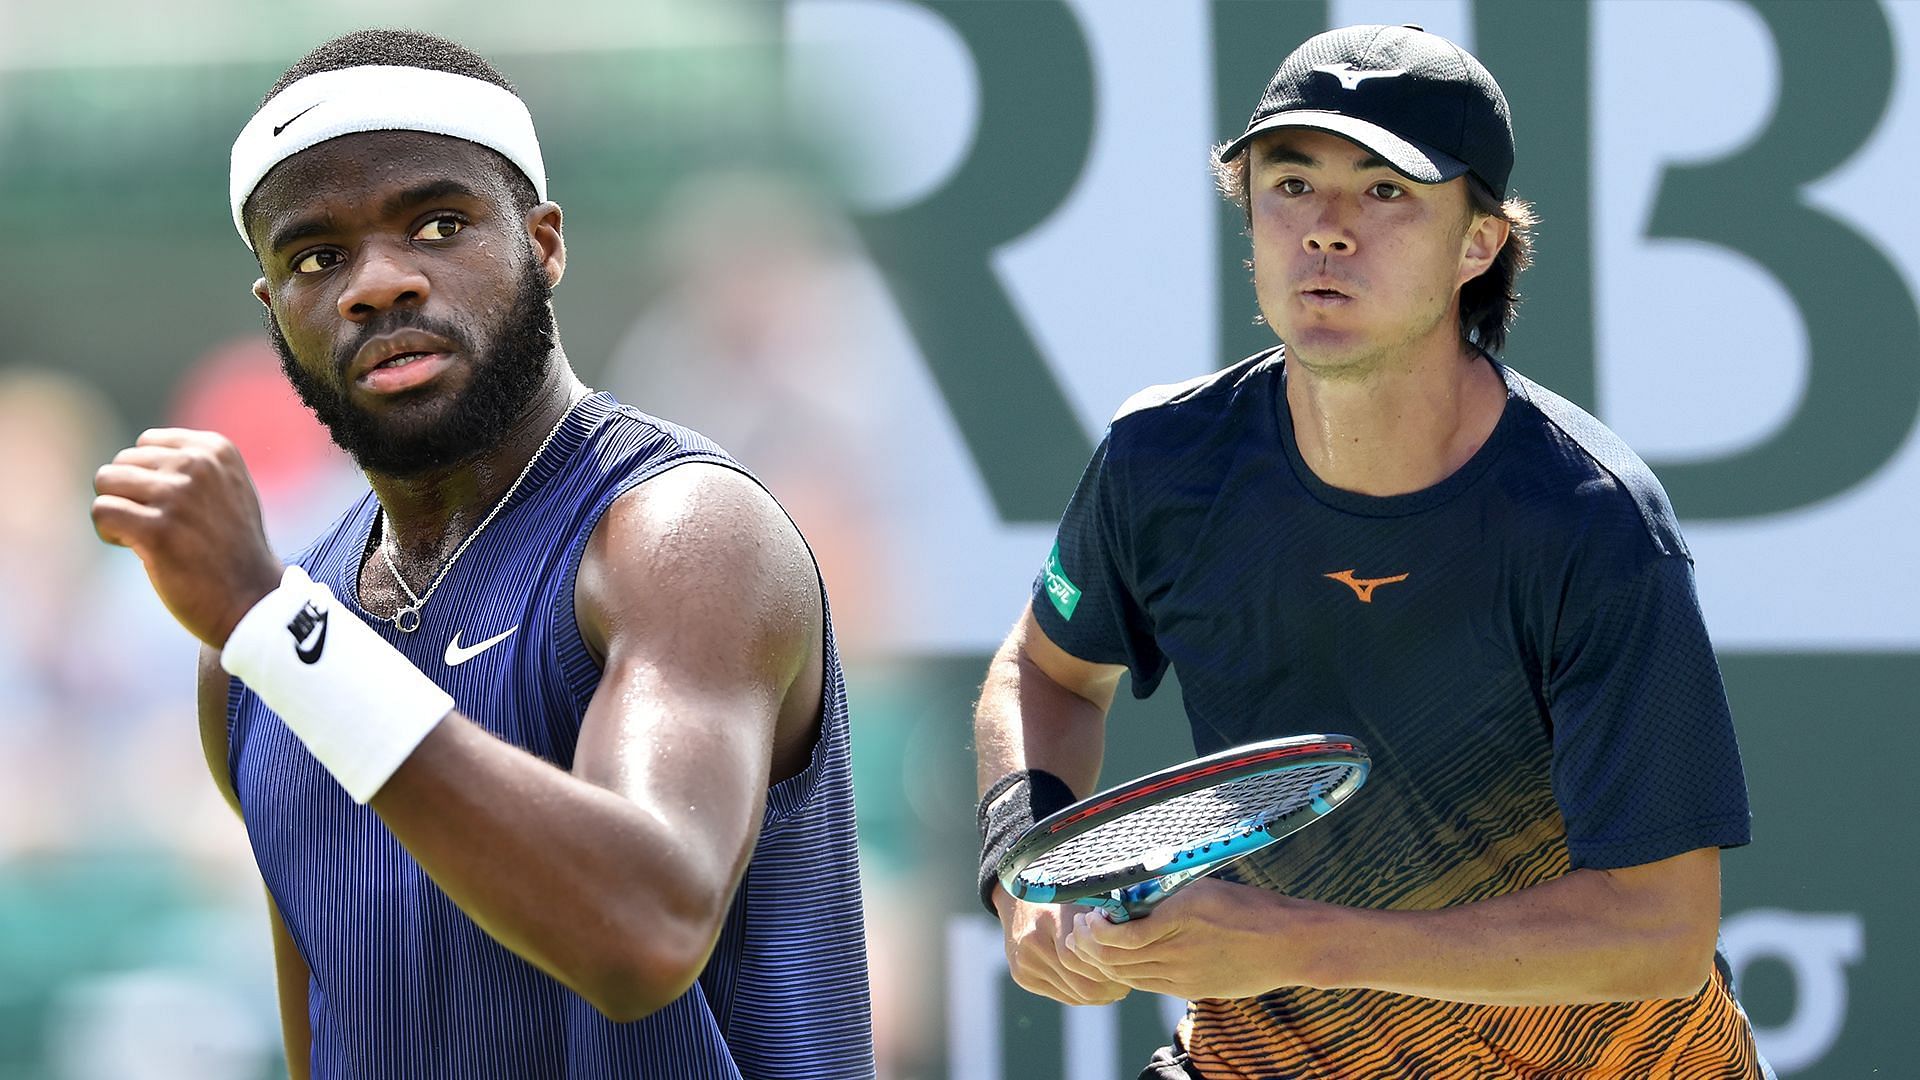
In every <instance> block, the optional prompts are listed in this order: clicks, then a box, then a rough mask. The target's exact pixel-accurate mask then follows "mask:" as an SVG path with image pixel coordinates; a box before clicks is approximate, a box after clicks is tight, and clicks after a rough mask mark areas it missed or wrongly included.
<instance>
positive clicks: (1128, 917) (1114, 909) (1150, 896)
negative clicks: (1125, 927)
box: [1080, 878, 1169, 923]
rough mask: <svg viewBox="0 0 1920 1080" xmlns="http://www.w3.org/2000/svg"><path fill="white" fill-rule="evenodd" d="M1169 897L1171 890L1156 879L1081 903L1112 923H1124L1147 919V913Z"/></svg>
mask: <svg viewBox="0 0 1920 1080" xmlns="http://www.w3.org/2000/svg"><path fill="white" fill-rule="evenodd" d="M1168 895H1169V890H1167V889H1164V888H1161V881H1160V879H1159V878H1155V879H1154V880H1152V881H1143V882H1141V883H1140V884H1138V885H1129V886H1127V887H1126V888H1124V889H1115V890H1113V891H1112V892H1110V893H1107V894H1105V895H1103V896H1089V897H1087V898H1086V899H1084V900H1081V901H1080V903H1082V904H1085V905H1087V906H1088V907H1090V908H1094V909H1096V910H1098V911H1099V912H1100V913H1101V914H1103V915H1105V916H1106V917H1107V921H1108V922H1110V923H1123V922H1132V921H1133V920H1135V919H1144V918H1146V917H1147V913H1148V912H1151V911H1152V910H1153V909H1154V907H1156V906H1157V905H1158V904H1159V903H1160V901H1162V900H1165V899H1166V898H1167V896H1168Z"/></svg>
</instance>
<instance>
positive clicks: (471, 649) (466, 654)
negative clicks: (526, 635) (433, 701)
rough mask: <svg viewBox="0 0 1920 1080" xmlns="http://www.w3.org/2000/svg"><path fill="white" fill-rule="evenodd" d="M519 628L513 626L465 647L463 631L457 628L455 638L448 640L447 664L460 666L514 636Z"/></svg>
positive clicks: (454, 633)
mask: <svg viewBox="0 0 1920 1080" xmlns="http://www.w3.org/2000/svg"><path fill="white" fill-rule="evenodd" d="M518 629H520V628H519V627H518V626H515V627H511V628H509V629H508V630H506V631H505V632H504V633H499V634H495V635H493V636H492V637H490V638H488V639H487V640H485V641H481V642H477V643H475V644H472V645H469V646H467V647H466V648H464V649H463V648H461V647H460V634H461V631H459V630H455V631H454V632H453V640H452V641H449V642H447V655H446V661H447V666H448V667H459V666H460V665H461V664H464V663H466V662H467V661H469V660H471V659H473V658H474V657H476V656H479V655H480V654H481V653H483V652H486V651H487V650H488V649H491V648H493V647H494V646H495V645H498V644H500V643H501V642H503V641H505V640H507V639H508V638H509V637H512V636H513V632H514V631H515V630H518Z"/></svg>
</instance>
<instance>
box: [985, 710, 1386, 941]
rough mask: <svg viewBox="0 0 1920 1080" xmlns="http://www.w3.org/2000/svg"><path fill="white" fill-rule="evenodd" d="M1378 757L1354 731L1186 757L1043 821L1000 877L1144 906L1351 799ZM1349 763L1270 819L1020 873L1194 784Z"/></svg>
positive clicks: (1112, 914)
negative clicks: (1061, 872)
mask: <svg viewBox="0 0 1920 1080" xmlns="http://www.w3.org/2000/svg"><path fill="white" fill-rule="evenodd" d="M1372 763H1373V762H1372V758H1370V757H1369V756H1368V754H1367V749H1366V747H1365V746H1364V745H1363V744H1362V743H1361V742H1360V740H1358V739H1356V738H1354V737H1352V736H1350V735H1332V734H1322V735H1295V736H1290V737H1288V738H1284V739H1269V740H1266V741H1264V742H1257V743H1249V744H1246V745H1244V746H1237V747H1234V748H1232V749H1229V750H1223V751H1220V752H1219V753H1216V754H1209V755H1207V756H1206V757H1202V758H1196V759H1194V760H1192V761H1186V762H1182V763H1181V764H1179V765H1174V766H1171V767H1169V768H1165V769H1161V770H1159V771H1157V772H1153V773H1149V774H1147V775H1145V776H1142V777H1139V778H1138V779H1135V780H1130V781H1128V782H1126V783H1124V784H1120V785H1118V786H1117V787H1112V788H1108V789H1107V790H1105V791H1102V792H1098V793H1096V794H1094V795H1090V796H1088V797H1087V798H1085V799H1082V800H1080V801H1079V802H1077V803H1074V804H1073V805H1072V806H1069V807H1066V808H1064V809H1062V810H1060V811H1059V812H1057V813H1054V814H1051V815H1049V816H1047V817H1045V818H1043V819H1041V820H1040V821H1037V822H1035V823H1034V824H1033V826H1032V827H1030V828H1029V829H1028V830H1027V831H1026V832H1025V833H1023V834H1022V835H1021V837H1020V839H1019V840H1017V841H1015V842H1014V845H1013V847H1011V848H1009V849H1008V851H1007V854H1006V855H1005V856H1004V857H1003V858H1002V859H1001V860H1000V865H999V867H998V871H997V872H998V875H999V878H1000V884H1001V887H1002V888H1004V889H1006V890H1007V893H1008V894H1009V895H1011V896H1013V897H1015V898H1016V899H1020V900H1025V901H1027V902H1029V903H1053V904H1070V903H1080V904H1086V905H1089V906H1092V907H1097V908H1100V909H1102V910H1104V911H1105V912H1106V913H1107V916H1108V917H1109V918H1111V919H1113V920H1114V921H1116V922H1125V921H1127V919H1129V918H1132V917H1135V916H1138V915H1142V914H1145V913H1146V911H1148V910H1150V909H1151V908H1152V907H1153V905H1155V904H1157V903H1159V902H1160V901H1161V900H1163V899H1165V898H1166V897H1167V896H1169V895H1171V894H1172V893H1173V892H1174V891H1175V890H1177V889H1179V888H1181V887H1182V886H1185V885H1187V884H1189V883H1191V882H1193V881H1195V880H1197V879H1199V878H1201V877H1204V876H1206V875H1207V874H1210V873H1212V872H1214V871H1215V870H1219V869H1220V868H1222V867H1224V866H1226V865H1227V864H1228V863H1231V862H1233V861H1235V860H1237V859H1240V858H1243V857H1245V856H1246V855H1249V854H1252V853H1253V852H1255V851H1258V850H1260V849H1261V848H1264V847H1267V846H1268V845H1270V844H1273V843H1275V842H1277V841H1279V840H1280V839H1282V838H1284V837H1286V836H1288V835H1290V834H1292V833H1294V832H1297V831H1299V830H1300V829H1302V828H1305V827H1306V826H1307V825H1309V824H1311V823H1313V822H1314V821H1317V820H1319V819H1320V818H1321V817H1323V816H1325V815H1326V814H1328V813H1330V812H1332V810H1333V809H1334V808H1335V807H1337V806H1339V805H1340V804H1341V803H1343V802H1345V801H1346V800H1347V799H1348V798H1349V797H1350V796H1351V795H1352V794H1353V793H1354V792H1356V791H1358V790H1359V789H1360V787H1361V785H1362V784H1364V783H1366V779H1367V773H1368V771H1369V770H1370V769H1371V767H1372ZM1342 764H1344V765H1350V766H1353V769H1352V771H1350V772H1349V773H1347V775H1346V776H1345V777H1344V778H1342V779H1341V780H1340V781H1339V782H1338V783H1336V784H1335V785H1334V786H1333V787H1331V788H1329V789H1327V790H1326V791H1321V792H1316V793H1315V794H1314V797H1313V799H1312V800H1311V801H1310V802H1308V803H1305V804H1303V805H1302V806H1301V807H1299V808H1298V809H1296V810H1293V811H1291V812H1289V813H1287V814H1283V815H1281V816H1280V817H1277V818H1274V819H1271V820H1269V821H1266V822H1260V823H1251V822H1241V823H1239V824H1237V825H1235V826H1231V827H1229V828H1228V829H1225V830H1222V832H1220V833H1218V834H1215V835H1214V836H1212V837H1209V838H1208V839H1206V840H1204V841H1201V842H1200V843H1197V844H1193V845H1191V846H1189V847H1186V848H1181V849H1175V850H1173V851H1172V852H1171V853H1168V852H1167V850H1166V849H1161V850H1160V851H1156V852H1151V853H1150V854H1153V855H1167V856H1168V857H1165V858H1156V859H1155V860H1154V862H1155V863H1157V864H1158V865H1153V866H1149V865H1147V864H1146V863H1145V862H1143V861H1137V860H1136V861H1134V862H1131V863H1127V864H1123V865H1121V866H1118V867H1115V868H1113V869H1111V870H1109V871H1107V872H1105V873H1102V874H1099V875H1096V876H1093V877H1089V878H1086V879H1084V880H1083V881H1080V882H1078V883H1075V884H1074V885H1071V886H1066V887H1056V886H1052V885H1047V884H1042V883H1038V882H1035V883H1027V882H1024V881H1022V880H1021V878H1020V874H1021V872H1022V871H1023V870H1025V869H1026V868H1027V866H1028V865H1029V864H1031V863H1032V862H1033V861H1034V860H1035V859H1037V858H1039V857H1040V856H1041V855H1043V854H1045V853H1047V852H1049V851H1052V850H1053V849H1054V848H1056V847H1059V846H1060V845H1061V844H1063V843H1065V842H1066V841H1068V840H1070V839H1072V838H1074V837H1076V836H1079V835H1081V834H1082V833H1085V832H1088V831H1091V830H1092V829H1095V828H1098V827H1099V826H1101V825H1104V824H1107V823H1108V822H1111V821H1114V820H1116V819H1118V818H1121V817H1124V816H1126V815H1127V814H1130V813H1133V812H1135V811H1137V810H1140V809H1143V808H1145V807H1149V806H1156V805H1159V804H1160V803H1163V802H1167V801H1170V800H1172V799H1175V798H1178V797H1180V796H1182V795H1186V794H1190V793H1192V792H1195V791H1201V790H1205V789H1207V788H1211V787H1217V786H1219V785H1221V784H1226V783H1229V782H1231V781H1234V780H1243V779H1245V778H1247V777H1250V776H1259V775H1262V774H1265V773H1272V772H1280V771H1290V770H1294V769H1301V768H1310V767H1313V766H1316V765H1342Z"/></svg>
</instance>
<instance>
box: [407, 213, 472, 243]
mask: <svg viewBox="0 0 1920 1080" xmlns="http://www.w3.org/2000/svg"><path fill="white" fill-rule="evenodd" d="M466 227H467V223H466V222H464V221H461V220H460V219H459V218H457V217H453V216H451V215H448V214H442V215H440V216H439V217H437V218H431V219H429V220H428V221H427V223H426V224H424V225H422V226H420V227H419V228H418V229H416V230H414V233H413V239H415V240H445V239H446V238H448V237H449V236H452V235H453V234H454V233H457V232H459V231H460V230H461V229H464V228H466Z"/></svg>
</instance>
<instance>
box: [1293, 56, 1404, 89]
mask: <svg viewBox="0 0 1920 1080" xmlns="http://www.w3.org/2000/svg"><path fill="white" fill-rule="evenodd" d="M1313 70H1315V71H1323V72H1326V73H1327V74H1328V75H1331V76H1333V77H1334V78H1336V79H1339V80H1340V88H1341V89H1343V90H1358V89H1360V84H1361V83H1363V82H1366V81H1367V80H1368V79H1391V78H1393V77H1395V76H1397V75H1405V74H1406V73H1407V70H1406V69H1405V68H1385V69H1383V70H1380V71H1367V70H1365V69H1363V68H1357V67H1354V66H1353V65H1352V64H1350V63H1346V62H1344V61H1343V62H1341V63H1338V64H1322V65H1321V66H1319V67H1317V68H1314V69H1313Z"/></svg>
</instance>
